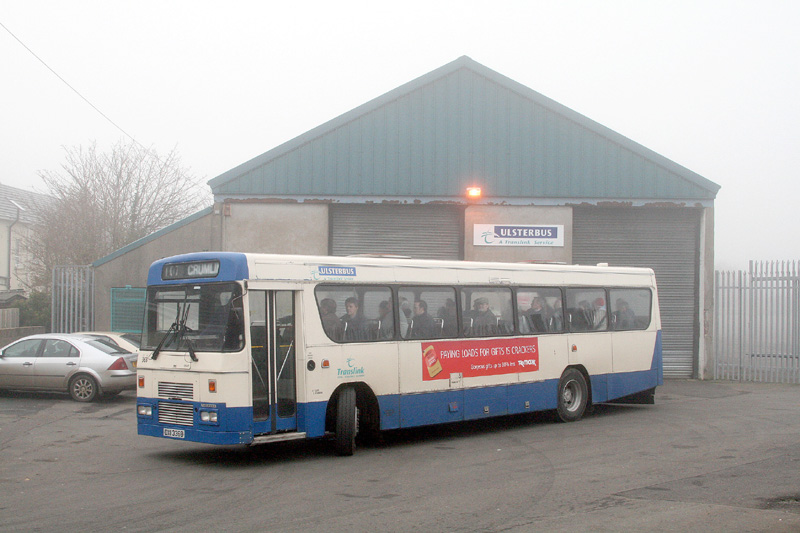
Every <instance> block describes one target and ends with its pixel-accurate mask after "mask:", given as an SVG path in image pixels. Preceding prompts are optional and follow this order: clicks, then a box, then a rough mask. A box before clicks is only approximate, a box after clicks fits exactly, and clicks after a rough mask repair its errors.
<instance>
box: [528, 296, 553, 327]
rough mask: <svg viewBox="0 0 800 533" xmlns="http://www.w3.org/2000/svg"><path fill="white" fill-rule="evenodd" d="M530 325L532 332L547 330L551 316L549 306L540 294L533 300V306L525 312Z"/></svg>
mask: <svg viewBox="0 0 800 533" xmlns="http://www.w3.org/2000/svg"><path fill="white" fill-rule="evenodd" d="M525 315H526V318H527V319H528V324H529V325H530V328H531V332H533V333H542V332H544V331H547V330H548V329H549V328H548V323H549V322H550V317H549V316H548V312H547V308H546V307H545V306H544V303H543V302H542V299H541V298H540V297H538V296H536V297H534V298H533V301H531V308H530V309H528V311H527V312H526V313H525Z"/></svg>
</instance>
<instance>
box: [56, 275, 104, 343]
mask: <svg viewBox="0 0 800 533" xmlns="http://www.w3.org/2000/svg"><path fill="white" fill-rule="evenodd" d="M52 306H53V307H52V314H51V317H50V330H51V331H52V332H53V333H72V332H74V331H90V330H92V329H93V327H94V271H93V270H92V267H90V266H73V265H69V266H57V267H55V268H54V269H53V302H52Z"/></svg>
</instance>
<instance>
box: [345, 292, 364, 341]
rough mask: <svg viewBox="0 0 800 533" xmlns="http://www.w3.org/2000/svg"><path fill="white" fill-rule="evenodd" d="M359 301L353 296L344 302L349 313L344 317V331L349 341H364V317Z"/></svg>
mask: <svg viewBox="0 0 800 533" xmlns="http://www.w3.org/2000/svg"><path fill="white" fill-rule="evenodd" d="M359 307H360V306H359V303H358V299H357V298H355V297H353V296H351V297H350V298H348V299H347V300H345V301H344V308H345V310H346V311H347V312H346V313H345V314H344V315H342V329H343V330H344V339H345V340H348V341H355V340H363V334H364V317H363V316H361V311H360V309H359Z"/></svg>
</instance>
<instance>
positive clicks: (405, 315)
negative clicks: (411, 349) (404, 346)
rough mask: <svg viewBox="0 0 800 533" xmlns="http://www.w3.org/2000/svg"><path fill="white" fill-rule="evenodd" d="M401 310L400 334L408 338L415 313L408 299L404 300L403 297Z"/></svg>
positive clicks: (401, 298) (399, 316)
mask: <svg viewBox="0 0 800 533" xmlns="http://www.w3.org/2000/svg"><path fill="white" fill-rule="evenodd" d="M399 308H400V314H399V315H398V318H399V319H400V334H401V335H406V336H407V335H408V327H409V325H410V323H411V318H412V317H413V316H414V314H413V312H412V311H411V304H410V303H408V299H407V298H404V297H403V296H401V297H400V305H399Z"/></svg>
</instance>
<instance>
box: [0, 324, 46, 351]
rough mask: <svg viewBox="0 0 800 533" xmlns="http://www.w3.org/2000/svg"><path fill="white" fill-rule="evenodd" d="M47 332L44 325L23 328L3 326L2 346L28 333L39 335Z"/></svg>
mask: <svg viewBox="0 0 800 533" xmlns="http://www.w3.org/2000/svg"><path fill="white" fill-rule="evenodd" d="M41 333H47V331H46V328H45V327H44V326H27V327H23V328H2V329H0V348H2V347H3V346H5V345H6V344H11V343H12V342H14V341H15V340H17V339H21V338H22V337H27V336H28V335H38V334H41Z"/></svg>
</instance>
